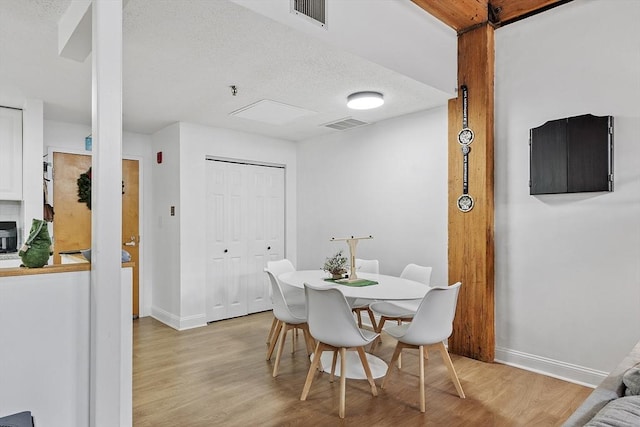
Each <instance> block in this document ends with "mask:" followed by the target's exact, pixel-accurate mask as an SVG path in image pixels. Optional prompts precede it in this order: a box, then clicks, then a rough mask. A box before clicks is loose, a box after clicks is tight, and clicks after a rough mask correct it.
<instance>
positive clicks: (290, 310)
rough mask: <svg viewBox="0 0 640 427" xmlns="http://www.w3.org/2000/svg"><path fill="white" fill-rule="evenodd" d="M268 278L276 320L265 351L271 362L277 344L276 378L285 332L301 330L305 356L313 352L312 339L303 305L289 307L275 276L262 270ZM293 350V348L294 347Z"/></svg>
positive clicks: (274, 369) (274, 368)
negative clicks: (271, 336)
mask: <svg viewBox="0 0 640 427" xmlns="http://www.w3.org/2000/svg"><path fill="white" fill-rule="evenodd" d="M264 271H265V272H266V273H267V275H268V276H269V282H270V284H271V300H272V302H273V315H274V316H275V318H276V319H277V320H278V323H277V325H276V329H275V331H274V338H273V339H272V340H271V343H270V345H269V349H268V350H267V360H271V356H272V354H273V350H274V348H275V345H276V343H277V342H278V343H279V345H278V351H277V353H276V361H275V363H274V365H273V376H274V377H276V376H278V368H279V366H280V358H281V357H282V350H283V348H284V342H285V340H286V338H287V332H288V331H290V330H296V329H302V332H303V333H304V338H305V343H306V346H307V355H310V354H311V352H312V351H313V344H314V343H313V339H312V338H311V334H310V333H309V327H308V325H307V315H306V309H305V306H304V305H289V304H287V300H286V298H285V296H284V293H283V292H282V288H281V287H280V282H278V279H277V278H276V276H275V275H274V274H273V273H272V272H271V271H270V270H268V269H266V268H265V270H264ZM294 349H295V346H294Z"/></svg>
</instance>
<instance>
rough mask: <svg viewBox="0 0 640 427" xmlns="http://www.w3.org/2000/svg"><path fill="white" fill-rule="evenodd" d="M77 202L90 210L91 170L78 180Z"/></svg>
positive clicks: (81, 175) (82, 174)
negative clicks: (84, 204)
mask: <svg viewBox="0 0 640 427" xmlns="http://www.w3.org/2000/svg"><path fill="white" fill-rule="evenodd" d="M122 194H124V181H122ZM78 201H79V202H81V203H86V204H87V207H88V208H89V210H91V168H89V170H88V171H86V172H85V173H81V174H80V178H78Z"/></svg>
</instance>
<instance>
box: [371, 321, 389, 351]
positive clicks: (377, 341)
mask: <svg viewBox="0 0 640 427" xmlns="http://www.w3.org/2000/svg"><path fill="white" fill-rule="evenodd" d="M386 320H387V318H386V317H384V316H381V317H380V323H378V327H377V328H376V329H375V331H376V332H377V333H378V337H377V338H376V339H375V340H373V342H372V343H371V350H373V349H374V348H375V347H376V346H377V345H378V344H380V343H381V342H382V328H383V327H384V322H385V321H386Z"/></svg>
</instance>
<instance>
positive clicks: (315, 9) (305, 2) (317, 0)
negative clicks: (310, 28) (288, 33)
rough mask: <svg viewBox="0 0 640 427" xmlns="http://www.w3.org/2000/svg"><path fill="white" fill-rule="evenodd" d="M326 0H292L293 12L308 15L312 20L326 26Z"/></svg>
mask: <svg viewBox="0 0 640 427" xmlns="http://www.w3.org/2000/svg"><path fill="white" fill-rule="evenodd" d="M326 8H327V5H326V0H291V13H295V14H296V15H298V16H303V17H306V18H307V19H309V20H311V22H313V23H315V24H318V25H320V26H321V27H326V25H327V20H326V10H327V9H326Z"/></svg>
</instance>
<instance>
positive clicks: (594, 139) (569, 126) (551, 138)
mask: <svg viewBox="0 0 640 427" xmlns="http://www.w3.org/2000/svg"><path fill="white" fill-rule="evenodd" d="M529 145H530V157H529V159H530V162H529V170H530V181H529V187H530V194H552V193H579V192H590V191H613V117H611V116H603V117H598V116H593V115H591V114H586V115H584V116H577V117H569V118H566V119H559V120H552V121H549V122H547V123H545V124H544V125H542V126H540V127H537V128H533V129H531V130H530V131H529Z"/></svg>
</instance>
